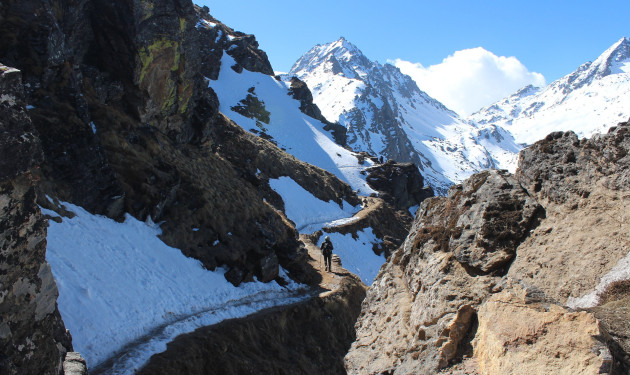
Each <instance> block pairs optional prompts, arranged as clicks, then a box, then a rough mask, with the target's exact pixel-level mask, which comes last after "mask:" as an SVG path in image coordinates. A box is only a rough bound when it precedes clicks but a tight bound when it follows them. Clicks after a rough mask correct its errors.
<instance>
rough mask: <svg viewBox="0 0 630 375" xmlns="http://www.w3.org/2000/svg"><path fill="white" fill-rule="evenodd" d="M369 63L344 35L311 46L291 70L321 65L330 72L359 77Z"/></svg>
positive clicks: (368, 67)
mask: <svg viewBox="0 0 630 375" xmlns="http://www.w3.org/2000/svg"><path fill="white" fill-rule="evenodd" d="M371 65H372V64H371V62H370V61H369V60H368V59H367V58H366V57H365V55H363V53H362V52H361V50H359V48H357V46H355V45H354V44H352V43H350V42H349V41H347V40H346V39H345V38H344V37H340V38H339V39H338V40H336V41H334V42H331V43H327V44H318V45H316V46H315V47H313V48H312V49H311V50H310V51H308V52H307V53H305V54H304V55H303V56H302V57H301V58H300V59H299V60H298V61H297V62H296V63H295V64H294V65H293V67H292V68H291V72H299V71H305V70H311V69H312V67H323V68H324V69H325V70H326V71H328V72H331V73H332V74H336V75H337V74H339V75H343V76H345V77H347V78H361V77H364V76H365V75H366V72H367V71H368V70H369V69H370V68H371Z"/></svg>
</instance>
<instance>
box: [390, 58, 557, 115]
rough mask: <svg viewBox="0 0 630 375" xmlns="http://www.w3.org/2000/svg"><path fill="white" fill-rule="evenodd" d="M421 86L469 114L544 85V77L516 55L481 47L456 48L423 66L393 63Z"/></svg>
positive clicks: (462, 112) (461, 112) (398, 60)
mask: <svg viewBox="0 0 630 375" xmlns="http://www.w3.org/2000/svg"><path fill="white" fill-rule="evenodd" d="M392 63H393V64H394V65H396V66H397V67H398V68H400V70H401V71H402V72H403V73H405V74H408V75H409V76H411V78H413V79H414V80H415V81H416V83H417V84H418V87H420V89H421V90H423V91H425V92H426V93H427V94H429V95H430V96H432V97H433V98H435V99H437V100H439V101H440V102H442V103H443V104H444V105H445V106H447V107H449V108H450V109H452V110H454V111H455V112H457V113H459V114H460V115H461V116H467V115H469V114H471V113H473V112H474V111H476V110H478V109H481V108H482V107H484V106H487V105H490V104H492V103H494V102H496V101H498V100H500V99H502V98H504V97H506V96H508V95H511V94H513V93H514V92H515V91H517V90H518V89H520V88H522V87H523V86H526V85H529V84H533V85H534V86H544V85H545V77H544V76H543V75H542V74H540V73H536V72H530V71H529V70H528V69H527V68H526V67H525V65H523V64H522V63H521V62H520V61H518V59H517V58H516V57H513V56H511V57H505V56H497V55H495V54H493V53H492V52H490V51H487V50H485V49H483V48H481V47H477V48H471V49H465V50H461V51H456V52H455V53H454V54H452V55H450V56H448V57H447V58H445V59H444V60H443V61H442V62H441V63H440V64H436V65H431V66H429V67H426V68H425V67H424V66H422V64H420V63H412V62H409V61H404V60H400V59H396V60H395V61H393V62H392Z"/></svg>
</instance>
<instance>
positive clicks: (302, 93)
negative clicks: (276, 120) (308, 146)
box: [289, 77, 348, 146]
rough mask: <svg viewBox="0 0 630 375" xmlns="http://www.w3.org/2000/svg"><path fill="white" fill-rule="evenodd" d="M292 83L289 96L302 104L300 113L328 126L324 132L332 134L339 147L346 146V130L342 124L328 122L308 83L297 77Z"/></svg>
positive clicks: (293, 78) (292, 78) (292, 79)
mask: <svg viewBox="0 0 630 375" xmlns="http://www.w3.org/2000/svg"><path fill="white" fill-rule="evenodd" d="M290 82H291V86H290V88H289V95H291V96H292V97H293V99H295V100H298V101H299V102H300V111H302V113H304V114H306V115H308V116H310V117H312V118H314V119H317V120H319V121H321V122H323V123H324V124H326V126H324V130H326V131H330V132H331V133H332V135H333V138H334V139H335V142H336V143H337V144H338V145H341V146H345V145H346V141H347V139H348V137H347V135H346V128H345V127H343V126H342V125H340V124H337V123H332V122H330V121H328V120H326V118H325V117H324V116H323V115H322V111H320V109H319V107H318V106H317V104H315V103H313V94H312V93H311V90H310V89H309V88H308V86H307V85H306V83H304V82H303V81H301V80H300V79H299V78H297V77H291V81H290Z"/></svg>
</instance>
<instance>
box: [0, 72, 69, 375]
mask: <svg viewBox="0 0 630 375" xmlns="http://www.w3.org/2000/svg"><path fill="white" fill-rule="evenodd" d="M20 75H21V74H20V72H19V71H18V70H16V69H12V68H7V67H6V66H4V65H0V134H2V137H0V155H1V156H2V161H1V162H0V163H1V164H0V244H2V246H1V249H0V312H1V314H0V373H2V374H20V375H22V374H48V375H56V374H59V373H60V371H61V368H62V362H63V358H64V356H65V354H66V351H69V350H72V344H71V339H70V335H69V334H68V333H67V332H66V330H65V327H64V324H63V322H62V320H61V316H60V315H59V311H58V310H57V295H58V291H57V285H56V284H55V280H54V279H53V275H52V272H51V270H50V265H49V264H48V263H47V262H46V259H45V252H46V220H45V219H44V217H43V216H42V214H41V212H40V210H39V208H38V207H37V204H36V203H35V200H36V195H35V183H36V180H37V178H38V176H37V166H38V164H39V163H40V162H41V160H42V157H41V148H40V144H39V141H38V139H37V137H36V135H35V130H34V127H33V125H32V123H31V120H30V118H29V116H28V115H27V113H26V110H25V105H26V103H25V101H24V90H23V87H22V85H21V79H20ZM9 161H10V162H9Z"/></svg>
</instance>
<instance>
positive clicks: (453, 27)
mask: <svg viewBox="0 0 630 375" xmlns="http://www.w3.org/2000/svg"><path fill="white" fill-rule="evenodd" d="M196 2H197V3H198V4H199V5H207V6H208V7H209V8H210V13H211V14H212V15H213V16H214V17H216V18H217V19H218V20H220V21H222V22H223V23H225V24H227V25H228V26H230V27H232V28H234V29H236V30H238V31H242V32H246V33H251V34H255V35H256V38H257V39H258V41H259V43H260V46H261V48H262V49H263V50H265V51H266V52H267V54H268V56H269V59H270V61H271V63H272V65H273V67H274V69H275V70H277V71H288V70H289V69H290V67H291V65H292V64H293V63H294V62H295V61H296V60H297V59H298V58H299V57H300V56H301V55H302V54H303V53H305V52H306V51H308V50H309V49H310V48H311V47H312V46H314V45H315V44H322V43H327V42H331V41H334V40H336V39H338V38H339V37H340V36H344V37H345V38H346V39H347V40H349V41H350V42H352V43H353V44H355V45H356V46H357V47H359V49H361V50H362V51H363V53H364V54H365V55H366V56H367V57H368V58H370V59H371V60H378V61H379V62H381V63H384V62H387V61H388V60H396V59H400V60H402V61H404V62H410V63H415V64H421V65H422V66H423V67H429V66H432V65H436V64H440V63H441V62H442V61H443V60H444V59H445V58H447V57H448V56H451V55H453V54H454V53H455V52H456V51H461V50H467V49H473V48H476V47H482V48H483V49H484V50H485V51H489V52H490V53H491V54H493V55H495V56H499V57H500V56H505V57H510V56H514V57H516V59H518V61H519V62H520V63H522V65H523V66H524V67H525V68H526V70H527V72H532V73H533V72H535V73H540V74H542V75H543V76H544V79H545V81H546V83H549V82H552V81H554V80H556V79H558V78H560V77H562V76H564V75H566V74H568V73H570V72H572V71H573V70H575V69H576V68H577V67H578V66H580V65H581V64H582V63H584V62H586V61H589V60H594V59H595V58H597V56H599V54H601V53H602V52H603V51H604V50H606V49H607V48H608V47H609V46H610V45H612V44H613V43H615V42H616V41H617V40H619V39H620V38H621V37H623V36H629V37H630V24H629V23H628V15H629V14H630V0H611V1H580V0H574V1H565V0H561V1H554V0H547V1H540V0H530V1H512V0H510V1H505V0H504V1H479V0H468V1H464V0H441V1H435V0H433V1H423V0H415V1H413V0H390V1H387V2H384V1H371V0H367V1H365V0H364V1H358V0H320V1H289V0H271V1H260V0H239V1H211V0H196ZM408 74H409V73H408ZM519 82H520V81H519ZM532 83H533V81H532ZM515 84H516V83H515ZM421 88H422V87H421ZM510 90H512V91H513V89H512V88H510ZM427 92H429V94H432V93H431V92H430V91H427ZM434 96H435V95H434ZM438 99H441V98H438ZM445 104H447V105H448V103H445ZM461 111H464V110H463V109H462V110H461ZM458 112H459V111H458Z"/></svg>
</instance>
